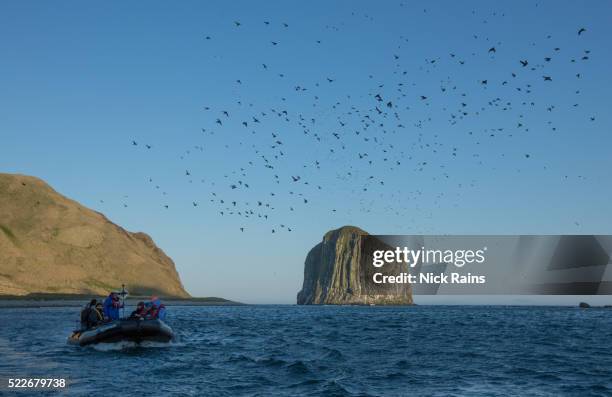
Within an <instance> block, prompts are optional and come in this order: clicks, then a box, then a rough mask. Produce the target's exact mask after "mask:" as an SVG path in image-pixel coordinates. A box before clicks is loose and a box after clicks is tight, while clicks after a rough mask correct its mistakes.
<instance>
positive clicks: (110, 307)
mask: <svg viewBox="0 0 612 397" xmlns="http://www.w3.org/2000/svg"><path fill="white" fill-rule="evenodd" d="M104 317H107V318H109V319H111V320H118V319H119V306H118V305H114V304H113V298H112V297H110V296H108V297H107V298H106V299H104Z"/></svg>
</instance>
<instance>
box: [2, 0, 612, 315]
mask: <svg viewBox="0 0 612 397" xmlns="http://www.w3.org/2000/svg"><path fill="white" fill-rule="evenodd" d="M611 11H612V6H611V5H610V3H608V2H603V1H601V2H599V1H598V2H588V3H585V4H579V3H572V2H565V1H564V2H552V1H547V2H537V3H533V2H527V1H524V2H512V3H511V2H505V3H500V2H496V3H491V2H485V1H481V2H461V3H458V2H436V3H434V4H430V2H420V3H416V2H406V4H402V3H401V2H396V1H394V2H391V1H389V2H364V1H337V2H323V1H314V2H301V3H298V2H277V1H270V2H249V1H242V2H231V3H229V2H221V1H218V2H180V3H178V4H170V3H167V2H157V1H152V2H146V3H144V2H143V3H137V2H129V3H126V2H105V3H104V4H92V3H89V4H86V3H81V2H68V1H64V2H53V3H51V2H17V1H9V2H3V3H2V4H1V5H0V52H1V54H2V58H1V59H2V61H1V62H0V90H1V92H2V94H0V138H1V140H0V142H1V143H0V171H2V172H14V173H23V174H30V175H35V176H38V177H41V178H42V179H44V180H46V181H47V182H48V183H50V184H51V185H52V186H53V187H55V188H56V189H57V190H58V191H60V192H61V193H63V194H65V195H67V196H69V197H71V198H74V199H76V200H78V201H79V202H81V203H83V204H85V205H87V206H89V207H91V208H94V209H96V210H99V211H101V212H103V213H105V214H106V215H107V216H108V217H109V218H110V219H112V220H113V221H114V222H117V223H118V224H120V225H122V226H124V227H125V228H127V229H128V230H132V231H145V232H147V233H149V234H150V235H151V236H152V237H153V238H154V239H155V241H156V242H157V243H158V245H160V246H161V247H162V248H163V249H164V250H165V251H166V252H167V253H168V254H169V255H170V256H171V257H172V258H173V259H174V260H175V262H176V264H177V268H178V270H179V272H180V274H181V275H182V279H183V282H184V284H185V285H186V287H187V289H188V290H189V291H190V292H191V293H192V294H193V295H197V296H223V297H226V298H232V299H237V300H242V301H245V302H254V303H292V302H294V301H295V294H296V293H297V291H298V290H299V289H300V288H301V282H302V275H303V260H304V258H305V256H306V253H307V251H308V250H309V249H310V248H311V247H312V246H313V245H314V244H316V243H317V242H318V241H320V239H321V237H322V235H323V234H324V233H325V232H326V231H327V230H330V229H332V228H336V227H339V226H342V225H345V224H352V225H356V226H359V227H361V228H363V229H365V230H366V231H368V232H370V233H375V234H420V233H427V234H458V233H470V234H528V233H545V234H562V233H589V234H591V233H593V234H609V233H610V227H609V219H610V217H609V213H610V210H611V209H612V204H611V202H610V197H611V193H612V185H611V184H610V183H609V177H608V174H609V170H610V169H611V166H612V156H610V144H611V142H612V139H611V137H610V131H611V126H612V123H611V117H610V114H609V104H610V92H609V89H610V87H611V86H612V85H611V79H612V77H610V74H609V70H612V57H611V54H610V50H609V42H608V41H609V38H610V37H612V35H611V33H612V32H611V30H612V27H611V26H610V24H609V15H610V14H611ZM235 21H238V22H240V26H236V24H235V23H234V22H235ZM266 21H267V22H269V24H265V22H266ZM285 23H286V24H287V25H288V26H287V27H285V25H283V24H285ZM580 28H585V29H586V31H585V32H584V33H582V34H581V35H580V36H579V35H578V34H577V32H578V29H580ZM549 36H550V37H549ZM207 37H209V39H207ZM319 41H320V42H319ZM272 42H275V43H276V45H275V44H273V43H272ZM491 47H495V49H496V50H495V52H494V53H493V52H489V51H488V50H489V49H490V48H491ZM555 48H559V50H555ZM585 51H588V53H587V52H585ZM451 54H453V55H454V56H453V55H451ZM396 56H397V59H396ZM584 56H587V57H588V59H582V58H583V57H584ZM546 57H550V58H551V60H550V61H546V60H545V59H544V58H546ZM572 59H574V60H575V62H572ZM520 60H528V62H529V65H528V66H527V67H523V66H521V64H520V63H519V61H520ZM460 61H461V62H463V64H461V63H460ZM263 64H265V65H266V67H265V68H264V66H263ZM532 68H533V70H532ZM512 73H515V74H516V77H512ZM577 73H579V74H580V78H578V77H576V74H577ZM281 74H282V75H283V76H282V77H281V76H280V75H281ZM543 76H550V77H551V78H552V81H544V79H543ZM328 79H331V80H332V82H330V81H329V80H328ZM237 80H240V83H238V82H237ZM483 80H487V83H486V84H483ZM504 82H507V83H505V84H504ZM400 84H401V85H400ZM296 87H299V88H298V89H297V90H296ZM304 89H305V90H304ZM400 89H401V91H399V90H400ZM518 89H521V91H518ZM443 90H444V91H443ZM376 94H379V95H381V98H382V99H383V101H382V102H380V101H377V100H376V98H375V95H376ZM421 96H426V97H427V99H425V100H422V99H421ZM389 101H391V102H392V107H388V106H387V102H389ZM462 103H465V106H463V105H462ZM532 103H533V104H532ZM574 105H577V106H574ZM376 107H378V109H379V110H380V111H381V112H382V113H379V112H378V111H376ZM207 108H208V109H207ZM504 108H505V110H503V109H504ZM549 108H550V111H549ZM223 111H226V112H227V113H228V115H229V117H227V116H225V115H224V114H223ZM283 111H286V112H287V113H286V116H283V117H279V116H278V115H277V112H278V113H280V114H281V115H282V112H283ZM462 111H465V112H466V113H467V115H464V116H462V114H461V112H462ZM395 113H397V117H396V116H395ZM366 115H368V116H369V117H370V118H369V119H368V118H366V117H365V116H366ZM453 116H455V118H453ZM254 117H255V118H256V119H258V120H259V123H256V122H255V121H254V119H253V118H254ZM592 117H594V119H595V120H594V121H592V120H591V118H592ZM285 118H287V119H288V120H289V121H286V120H285ZM217 119H219V120H220V121H221V122H222V125H219V124H217V123H216V120H217ZM312 119H315V122H314V123H313V122H312ZM243 121H245V122H247V126H246V127H245V126H244V125H243V124H242V122H243ZM341 122H342V123H343V124H344V125H342V124H341ZM366 124H368V126H367V128H365V127H366ZM381 124H382V126H381ZM399 125H401V127H400V126H399ZM305 131H306V133H305ZM356 132H360V134H359V135H357V134H356ZM334 133H336V134H338V137H339V138H336V136H334V135H333V134H334ZM272 134H274V135H272ZM317 138H318V139H317ZM366 139H367V140H366ZM133 140H134V141H136V142H137V143H138V145H137V146H134V145H133V144H132V141H133ZM276 141H280V142H282V143H281V144H278V143H277V142H276ZM145 145H150V146H151V149H147V148H146V146H145ZM331 150H334V151H333V152H331ZM280 152H282V155H281V154H280ZM365 153H367V154H368V155H367V156H363V157H360V156H359V155H363V154H365ZM527 155H528V156H529V157H527ZM275 156H277V157H275ZM385 159H386V160H385ZM266 161H267V163H266ZM316 161H318V162H319V168H317V167H316V163H315V162H316ZM368 161H372V163H371V164H370V163H368ZM397 161H399V162H400V164H399V165H398V164H397ZM266 164H268V165H270V166H271V167H273V168H266V167H265V165H266ZM186 171H189V173H190V175H186ZM275 175H276V176H277V177H275ZM293 176H299V177H300V179H299V180H298V181H297V182H294V181H293V179H292V177H293ZM370 177H372V178H370ZM150 179H152V182H149V180H150ZM277 181H278V183H277ZM240 182H242V184H240ZM305 182H307V183H308V184H307V185H306V184H305ZM381 182H383V183H384V184H381ZM245 183H246V184H248V185H249V187H248V188H246V187H245V186H244V184H245ZM231 185H236V188H235V189H232V188H231ZM156 186H159V189H158V188H156ZM318 186H320V187H321V188H320V189H319V188H318ZM364 189H367V190H364ZM163 192H165V194H164V193H163ZM213 193H214V194H215V195H213ZM272 193H274V196H272ZM304 199H307V200H308V203H304ZM210 200H213V201H210ZM220 200H223V203H221V202H220ZM233 201H236V203H237V204H236V206H233V204H232V202H233ZM258 201H262V206H261V207H259V206H258V205H257V202H258ZM193 202H196V203H197V206H194V205H193ZM247 203H248V204H247ZM265 204H269V205H270V207H266V206H265ZM165 205H167V206H168V208H167V209H166V208H165V207H164V206H165ZM126 206H127V207H126ZM228 208H229V209H228ZM272 208H273V209H272ZM292 209H293V210H292ZM245 210H253V212H254V213H253V214H252V215H250V217H249V218H246V217H245V216H244V211H245ZM334 210H335V211H334ZM238 211H240V212H241V215H238V214H237V212H238ZM221 212H223V213H224V215H221ZM230 212H235V213H234V214H230ZM257 214H259V215H267V216H268V218H267V219H265V218H259V217H258V216H257ZM281 224H282V225H284V227H282V226H281ZM241 227H242V228H244V232H241V231H240V228H241ZM287 228H291V232H289V231H288V230H287ZM272 229H274V230H275V233H274V234H272V232H271V231H272Z"/></svg>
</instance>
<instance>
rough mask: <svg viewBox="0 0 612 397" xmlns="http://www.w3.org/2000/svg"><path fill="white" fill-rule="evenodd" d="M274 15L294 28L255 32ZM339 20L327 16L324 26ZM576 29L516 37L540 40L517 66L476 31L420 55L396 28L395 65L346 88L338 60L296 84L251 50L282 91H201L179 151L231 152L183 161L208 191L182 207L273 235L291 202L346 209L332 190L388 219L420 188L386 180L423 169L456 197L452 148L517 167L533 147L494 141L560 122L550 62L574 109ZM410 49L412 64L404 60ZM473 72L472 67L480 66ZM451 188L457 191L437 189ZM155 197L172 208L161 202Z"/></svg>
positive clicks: (297, 208) (579, 33) (292, 74)
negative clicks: (197, 116)
mask: <svg viewBox="0 0 612 397" xmlns="http://www.w3.org/2000/svg"><path fill="white" fill-rule="evenodd" d="M425 12H426V11H425ZM366 17H367V18H368V19H369V20H372V19H373V18H372V17H370V16H366ZM496 17H503V15H496ZM228 24H231V25H233V27H232V28H233V29H236V31H237V32H236V34H237V35H240V34H244V35H245V37H247V36H249V35H250V34H251V33H249V32H248V31H246V26H247V24H246V23H244V24H243V23H242V22H241V21H239V20H236V21H228ZM251 25H252V23H251ZM272 25H276V26H277V27H279V28H280V29H281V31H282V30H283V29H284V30H287V31H289V30H290V29H291V28H292V27H291V25H290V24H288V23H285V22H273V21H268V20H263V21H261V22H260V27H261V28H262V29H266V28H269V27H270V26H272ZM260 27H257V26H255V27H250V29H260ZM339 29H340V28H339V27H338V26H326V29H322V30H321V31H322V32H323V33H322V34H321V36H323V35H324V34H333V32H337V31H338V30H339ZM574 29H575V36H576V40H581V41H582V42H584V48H582V50H581V52H576V51H573V52H571V53H569V52H568V53H566V52H564V49H563V48H562V47H563V46H562V45H561V43H555V40H554V38H553V37H551V36H550V35H548V36H546V37H541V38H538V44H536V43H526V44H525V45H526V46H531V47H536V46H537V48H538V49H539V50H541V54H542V55H541V56H540V57H539V58H531V57H530V58H526V57H521V56H517V57H515V58H516V59H515V61H514V63H507V62H504V63H501V62H500V63H499V64H498V63H496V59H497V57H498V56H499V54H500V53H502V52H504V51H505V50H504V44H503V43H500V42H495V43H492V40H491V41H489V38H488V37H480V36H479V35H473V36H472V38H471V39H472V40H473V44H472V43H470V44H469V45H466V48H469V50H465V49H463V50H461V51H460V50H457V51H453V52H450V53H446V54H439V56H437V57H423V58H422V59H418V54H417V55H415V54H414V53H411V52H410V44H409V40H408V39H407V38H406V37H403V36H400V37H398V38H397V47H396V48H397V50H396V51H395V52H393V53H389V54H388V59H387V61H386V63H387V66H388V67H391V70H392V73H391V74H389V73H387V71H386V70H385V71H378V72H377V71H372V72H371V73H369V74H367V75H366V76H363V79H364V81H365V82H366V84H359V85H357V84H356V85H353V86H351V88H350V89H347V88H346V87H347V85H346V84H344V85H342V87H341V88H340V87H339V88H337V89H336V88H335V87H336V86H337V85H338V84H339V82H340V81H341V80H342V79H343V77H342V76H343V72H342V71H341V70H338V71H336V72H335V73H329V75H322V76H320V78H319V79H318V81H314V82H312V81H311V82H309V83H304V82H299V74H300V71H298V70H285V71H282V70H276V69H275V66H274V65H275V60H274V59H267V60H263V62H262V61H255V60H254V61H253V63H252V64H250V65H243V67H244V68H249V69H256V72H257V73H260V74H261V75H262V76H266V78H274V79H281V80H284V81H286V84H285V85H284V87H287V88H286V89H285V90H283V91H280V89H279V92H274V93H273V94H274V95H276V97H277V98H278V100H277V103H274V104H270V103H269V101H268V102H266V101H262V103H258V99H257V95H256V94H254V95H251V97H250V98H249V99H244V98H246V97H248V95H249V94H250V92H249V90H248V88H244V87H245V86H246V85H247V84H248V83H247V81H248V79H247V78H246V77H243V76H236V78H235V79H234V80H233V81H232V82H231V83H228V84H231V85H232V87H231V88H232V89H233V90H235V92H236V93H237V94H236V100H235V101H234V103H218V102H214V101H212V100H211V102H210V103H206V104H203V105H202V111H203V112H204V113H203V114H204V117H205V120H204V125H203V126H202V128H201V131H200V139H199V140H198V142H194V143H193V144H191V145H189V146H188V147H187V148H185V151H184V152H183V153H182V154H181V155H180V158H181V159H182V160H187V159H188V158H193V157H194V156H197V155H198V154H206V155H210V154H211V153H212V154H214V155H217V156H220V157H223V156H227V157H228V158H229V157H231V158H232V160H231V161H228V162H225V163H224V167H225V168H224V167H219V170H215V169H207V170H206V171H205V172H204V171H201V170H197V169H193V168H191V167H189V166H185V167H183V168H184V170H183V172H182V175H177V178H178V177H182V178H184V182H185V183H200V184H203V185H205V186H206V189H207V192H208V194H209V195H208V196H207V197H198V198H190V199H188V200H187V201H186V202H185V205H189V206H191V207H193V208H194V209H196V208H198V207H201V206H202V204H203V202H204V201H207V202H208V203H207V204H208V205H210V206H212V208H214V210H215V212H216V214H217V215H218V216H221V217H231V218H235V219H236V221H235V224H236V225H237V226H236V228H237V230H239V231H241V232H246V231H248V230H249V225H250V224H252V222H259V223H264V224H265V225H266V226H265V228H266V229H267V230H269V232H270V233H279V232H292V231H293V230H295V228H296V225H295V224H293V225H292V224H291V220H292V218H291V216H290V214H291V213H293V212H301V213H302V214H313V215H312V216H315V215H314V214H315V213H316V214H321V213H322V214H323V216H326V215H324V214H326V213H327V214H330V215H332V214H334V213H337V212H339V211H344V210H345V209H344V208H336V206H334V205H328V204H327V203H328V200H327V199H326V197H329V195H336V197H337V195H342V197H343V198H342V200H346V201H352V202H353V203H356V204H358V205H357V206H354V207H353V208H359V210H358V211H359V212H364V213H371V212H375V213H381V212H385V213H388V214H390V216H398V217H399V216H402V215H403V214H405V213H407V212H409V211H412V212H415V209H416V210H417V211H418V209H419V206H420V200H422V198H423V196H424V193H423V190H422V189H421V188H419V185H418V184H417V185H414V186H412V188H410V189H407V188H406V187H405V186H404V185H401V184H399V185H398V184H397V183H395V180H396V178H414V177H415V175H416V176H418V175H426V178H428V179H430V180H431V181H432V183H433V184H436V183H438V184H439V185H440V189H439V192H438V193H437V194H436V195H435V197H434V200H433V204H434V205H435V204H436V203H437V204H439V205H441V204H440V203H441V202H442V201H443V200H445V199H448V198H449V197H448V196H449V195H451V194H455V195H456V196H457V197H454V198H451V200H453V199H454V200H457V199H458V196H459V195H461V191H462V189H464V188H474V187H475V186H476V185H477V183H478V181H477V180H476V178H475V177H474V176H468V175H463V176H462V178H457V179H453V177H452V175H453V167H454V163H453V162H454V161H456V159H457V158H459V157H463V158H464V159H467V160H468V161H469V162H470V164H472V166H475V167H485V166H488V167H494V165H492V164H491V163H487V160H486V159H485V158H484V157H485V156H483V155H482V154H481V148H482V147H483V146H485V145H489V146H490V145H495V142H498V144H497V145H498V146H499V147H500V150H499V152H500V156H501V157H506V156H509V157H511V156H514V157H515V158H512V159H511V160H512V161H513V162H514V164H522V163H524V162H527V165H526V166H528V162H530V161H533V156H534V154H533V153H532V152H530V151H529V150H528V149H527V148H525V149H524V150H523V152H522V153H520V154H516V153H512V152H508V153H506V152H505V151H504V150H503V148H504V147H505V145H507V144H508V142H510V141H511V140H512V139H524V137H525V136H526V135H525V134H529V133H530V131H532V130H536V129H537V130H538V131H541V130H545V131H547V132H546V133H550V134H555V133H557V131H558V129H560V128H561V127H560V126H559V125H557V124H556V123H555V114H556V113H557V112H559V111H561V112H563V111H567V109H560V108H559V107H558V105H555V98H554V96H552V95H550V96H548V97H547V96H546V94H542V95H536V93H539V92H542V91H545V90H546V89H547V87H546V85H551V84H555V83H556V82H557V81H558V80H567V79H569V77H568V76H557V75H555V74H553V72H552V71H550V69H551V68H549V65H551V64H554V63H567V64H569V65H570V66H571V65H572V64H573V65H575V66H574V67H573V68H571V69H572V70H573V76H571V79H573V80H575V84H574V86H575V87H577V88H575V89H574V90H573V91H572V92H569V93H568V96H574V97H575V98H576V99H575V101H574V103H575V104H574V105H573V108H578V107H579V98H580V89H579V84H580V80H581V78H582V77H583V75H584V73H585V71H583V69H585V68H586V66H585V65H587V64H588V62H589V60H590V58H591V57H592V55H593V54H591V51H590V50H589V49H588V48H587V47H586V43H587V41H586V39H585V37H586V36H588V30H587V28H584V27H575V28H574ZM330 32H331V33H330ZM203 39H204V44H203V45H204V46H205V45H206V43H209V42H212V41H214V40H216V37H215V35H214V34H212V33H211V34H204V36H203ZM324 39H325V37H322V38H313V40H312V44H313V45H314V46H321V45H322V44H323V43H324V42H325V40H324ZM553 43H554V44H553ZM578 43H579V44H578V45H580V41H578ZM262 45H269V46H272V47H273V48H275V50H276V48H281V47H282V46H290V45H292V44H291V42H290V39H284V38H283V37H279V38H278V39H275V40H271V41H269V42H268V43H262ZM408 58H410V60H409V62H408V61H406V62H404V60H407V59H408ZM415 58H416V62H415ZM483 62H490V63H489V66H488V67H489V68H491V69H492V70H493V69H495V70H497V72H495V73H491V75H492V77H489V76H486V75H483V76H482V77H481V78H479V79H474V80H473V81H470V80H469V79H466V78H465V77H463V78H457V79H455V78H453V74H451V73H449V71H456V72H457V74H464V75H465V73H468V74H469V73H470V67H471V64H479V65H481V64H483ZM466 70H467V72H466ZM249 72H250V73H252V71H251V70H250V71H249ZM471 73H483V68H482V67H479V68H478V69H477V70H472V71H471ZM415 74H420V75H428V76H432V75H435V76H437V77H438V78H437V79H436V82H437V84H436V85H437V87H436V88H435V89H432V88H431V87H430V86H426V85H424V84H420V82H419V81H418V79H417V78H416V77H415ZM500 75H502V76H503V77H502V78H499V76H500ZM430 80H433V78H432V79H430ZM272 87H274V89H277V87H283V86H282V85H273V86H272ZM579 117H583V118H584V120H585V121H587V122H593V121H595V120H596V118H595V115H592V114H583V115H581V116H579ZM542 120H544V124H543V125H542ZM140 140H141V139H139V138H134V140H132V141H131V142H130V144H131V145H132V146H133V147H134V148H135V149H138V150H140V149H142V150H146V151H148V150H157V149H158V148H157V147H156V145H151V144H150V143H144V142H140ZM186 164H187V162H186ZM228 164H229V165H228ZM227 167H229V169H228V168H227ZM569 177H570V176H567V175H566V176H565V178H569ZM576 177H578V178H582V176H579V175H578V176H576ZM146 178H147V179H146V180H147V183H148V184H149V185H150V186H151V187H152V188H153V189H155V190H159V191H160V192H161V196H160V197H162V200H164V199H163V197H164V196H166V195H167V192H166V191H164V189H163V187H162V186H161V184H160V183H159V182H158V179H157V178H156V177H155V176H154V175H150V176H149V175H147V176H146ZM449 184H453V186H454V187H455V188H456V189H452V190H451V189H448V188H447V187H448V185H449ZM342 200H340V201H342ZM337 201H338V200H333V202H337ZM125 205H126V206H127V204H125ZM312 205H316V208H317V209H316V211H315V210H314V209H311V208H310V206H312ZM160 206H161V207H163V208H164V209H167V210H171V206H170V205H169V204H168V203H167V202H161V203H160ZM349 215H350V216H354V215H355V214H349ZM308 216H310V215H308ZM414 216H415V218H416V217H418V216H421V217H423V216H425V217H426V216H431V214H430V215H428V214H418V215H414Z"/></svg>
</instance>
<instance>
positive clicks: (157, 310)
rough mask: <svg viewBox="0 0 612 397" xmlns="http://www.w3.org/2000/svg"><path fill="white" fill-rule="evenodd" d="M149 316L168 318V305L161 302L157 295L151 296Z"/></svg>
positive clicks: (152, 317)
mask: <svg viewBox="0 0 612 397" xmlns="http://www.w3.org/2000/svg"><path fill="white" fill-rule="evenodd" d="M147 318H150V319H156V318H159V319H160V320H165V319H166V306H164V304H163V303H161V300H160V299H159V298H158V297H157V296H153V297H151V302H150V308H149V310H148V311H147Z"/></svg>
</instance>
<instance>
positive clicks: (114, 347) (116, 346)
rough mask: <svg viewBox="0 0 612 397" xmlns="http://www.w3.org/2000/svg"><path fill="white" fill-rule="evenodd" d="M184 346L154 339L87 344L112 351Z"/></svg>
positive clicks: (101, 349) (105, 350) (93, 347)
mask: <svg viewBox="0 0 612 397" xmlns="http://www.w3.org/2000/svg"><path fill="white" fill-rule="evenodd" d="M180 346H184V344H183V343H181V342H178V341H177V342H174V341H172V342H153V341H144V342H141V343H136V342H129V341H121V342H114V343H97V344H93V345H89V346H86V347H87V348H91V349H93V350H96V351H99V352H110V351H121V350H131V349H163V348H166V349H169V348H173V347H180Z"/></svg>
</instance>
